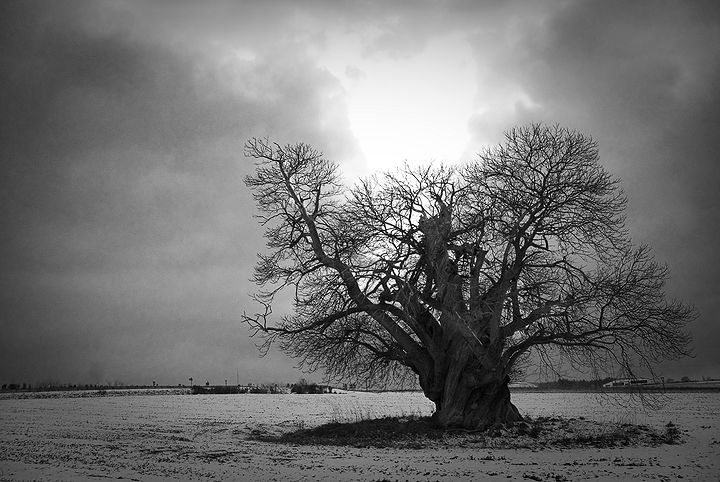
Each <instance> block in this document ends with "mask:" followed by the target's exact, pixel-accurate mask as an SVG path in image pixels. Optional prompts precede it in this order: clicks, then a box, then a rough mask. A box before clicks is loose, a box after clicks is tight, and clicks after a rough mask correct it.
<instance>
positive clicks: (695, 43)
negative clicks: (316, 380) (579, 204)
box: [0, 0, 720, 383]
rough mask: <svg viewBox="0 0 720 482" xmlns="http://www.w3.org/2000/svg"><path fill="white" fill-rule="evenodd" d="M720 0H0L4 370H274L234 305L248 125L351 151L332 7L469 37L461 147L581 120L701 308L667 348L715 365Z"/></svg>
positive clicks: (240, 269)
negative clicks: (323, 53) (475, 109)
mask: <svg viewBox="0 0 720 482" xmlns="http://www.w3.org/2000/svg"><path fill="white" fill-rule="evenodd" d="M718 11H719V9H717V8H716V7H715V6H714V3H713V2H707V3H703V2H682V3H680V2H631V3H628V2H620V3H615V2H582V1H581V2H532V3H528V2H491V3H488V2H475V1H470V0H468V1H456V2H435V1H430V0H428V1H424V2H415V1H395V2H355V1H327V2H326V1H313V2H302V3H300V2H280V1H278V2H265V1H255V2H230V1H228V2H211V3H208V2H177V1H168V2H164V1H155V2H133V1H127V2H124V1H113V2H104V1H99V0H98V1H93V2H71V1H63V2H28V1H23V2H15V1H4V2H2V3H0V44H1V45H2V49H1V50H0V102H1V105H2V106H3V110H2V113H0V156H1V159H2V166H1V168H2V176H0V220H1V221H2V223H3V235H2V237H1V238H0V268H1V269H0V290H2V291H1V293H0V302H1V304H0V306H1V307H2V308H1V309H2V312H0V323H1V324H2V325H1V326H2V336H1V337H0V379H2V381H3V383H5V382H6V381H12V380H11V377H16V378H17V381H37V380H41V379H43V378H53V377H54V378H56V379H60V380H64V381H75V380H77V381H97V382H104V381H108V380H111V381H112V379H115V378H118V379H125V380H126V381H132V382H148V381H149V379H151V378H158V379H159V380H158V381H162V382H168V383H177V382H181V381H184V380H185V379H186V377H187V376H193V377H194V378H195V379H196V380H199V379H201V378H203V379H204V378H212V377H215V376H216V373H219V372H221V371H222V370H228V369H229V372H230V373H229V374H226V375H225V376H228V375H229V376H234V368H236V367H237V365H240V366H239V369H240V374H241V376H244V375H246V377H247V379H246V381H251V380H264V379H267V378H273V377H275V376H276V374H277V377H279V378H281V379H282V378H284V377H286V376H287V374H288V373H290V370H289V369H288V367H289V366H290V363H288V361H287V360H286V359H283V358H280V357H278V356H275V357H273V358H272V359H271V360H269V361H268V360H258V359H257V352H256V351H255V349H254V347H253V345H252V343H251V342H250V341H249V340H248V338H247V332H246V329H245V328H244V327H243V326H241V325H239V323H238V318H239V315H240V313H241V312H242V310H243V309H247V310H249V311H251V310H252V309H253V307H252V305H249V304H248V303H247V298H246V296H245V295H246V294H247V293H249V292H252V291H253V289H254V287H253V286H250V284H249V283H248V281H247V279H248V278H249V276H250V269H251V266H252V264H253V262H254V253H255V252H257V251H261V250H262V249H263V248H262V246H263V241H262V239H261V230H260V229H259V228H258V227H257V224H256V223H255V221H254V220H253V219H252V218H251V215H252V212H253V206H252V202H251V200H250V196H249V193H248V192H247V190H246V189H245V188H244V186H243V185H242V176H243V175H244V174H245V173H246V172H247V171H248V169H249V165H248V163H247V161H246V160H244V159H243V157H242V143H243V142H244V140H245V139H247V138H248V137H250V136H254V135H259V136H264V135H269V136H270V137H271V138H273V139H276V140H280V141H282V142H293V141H297V140H302V141H306V142H309V143H311V144H314V145H316V146H318V147H320V148H321V149H322V150H324V151H325V152H326V154H327V155H328V157H329V158H331V159H337V160H343V159H344V158H346V157H349V158H352V157H353V155H354V154H355V153H356V151H357V146H356V142H355V140H354V138H353V136H352V134H351V132H350V129H349V125H348V120H347V113H346V112H345V110H344V109H345V107H344V104H343V96H344V94H345V93H344V92H343V90H342V88H341V86H340V84H339V81H338V79H335V78H334V77H333V76H332V75H331V74H330V73H329V72H328V71H327V70H324V69H323V68H321V67H319V66H318V65H317V59H316V58H315V57H314V54H313V52H314V51H316V50H318V49H320V50H321V49H322V47H323V46H327V45H328V44H330V43H331V42H333V41H335V38H333V36H332V35H333V31H335V32H340V33H341V34H344V35H350V36H356V38H359V39H361V43H362V52H363V54H364V55H366V56H367V57H373V58H375V57H383V56H384V57H385V58H389V59H397V58H411V57H412V56H414V55H417V54H419V53H420V52H422V50H423V49H424V48H425V46H427V45H428V44H429V43H430V42H431V41H432V40H433V39H434V38H436V37H441V36H447V35H457V36H460V37H461V38H467V39H468V40H469V41H470V42H471V45H472V47H473V49H474V53H475V61H476V68H477V79H478V93H477V98H476V99H475V100H476V102H478V103H479V104H482V105H487V106H489V108H487V109H485V111H484V112H480V113H478V114H477V115H476V116H475V117H474V118H473V119H471V120H470V122H469V129H470V133H471V135H472V136H473V142H472V143H471V145H470V146H468V151H467V152H468V157H469V156H470V155H471V154H472V153H473V152H475V151H476V150H477V149H478V148H479V147H480V145H481V144H484V143H486V142H488V141H489V140H492V141H497V140H499V138H500V133H501V132H502V130H504V129H507V128H509V127H511V126H512V125H515V124H518V123H524V122H529V121H545V122H559V123H561V124H564V125H567V126H569V127H572V128H576V129H578V130H580V131H583V132H585V133H588V134H590V135H592V136H593V137H595V138H596V140H597V141H598V142H599V144H600V149H601V156H602V158H603V162H604V163H605V165H606V166H607V167H608V169H609V170H611V171H612V172H613V173H615V174H617V175H618V176H619V177H620V178H621V179H622V181H623V186H624V188H625V190H626V191H627V193H628V196H629V198H630V206H629V218H628V224H629V226H630V228H631V230H632V232H633V235H634V237H635V239H636V240H637V241H641V242H648V243H650V244H651V245H653V246H654V247H655V248H656V253H657V255H658V258H659V259H660V260H661V261H667V263H668V264H669V266H670V268H671V270H672V274H673V280H672V282H671V284H670V286H669V292H670V293H671V294H672V295H675V296H678V297H681V298H683V299H685V300H687V301H690V302H693V303H696V304H697V305H698V308H699V309H700V311H701V314H702V316H701V318H700V319H699V320H698V321H697V322H696V323H695V324H694V326H693V334H694V336H695V339H696V341H695V344H696V347H697V351H698V358H697V360H696V361H694V362H690V363H687V364H685V365H679V366H680V368H677V370H684V369H686V368H687V370H688V371H690V370H694V369H697V370H705V372H704V374H709V375H717V372H714V371H711V370H718V369H720V360H718V358H717V354H716V352H717V350H715V349H714V344H715V343H716V341H717V340H718V338H720V333H719V332H718V330H720V328H718V326H720V325H718V324H717V323H716V315H715V313H717V312H718V311H719V310H720V301H719V299H718V295H717V289H716V287H717V286H718V284H720V273H719V272H718V259H719V258H718V256H717V254H716V253H714V251H713V248H714V239H715V237H716V235H717V232H716V231H717V229H716V227H715V226H716V225H717V224H718V219H717V218H718V212H720V210H719V206H720V200H719V199H718V192H719V191H718V189H717V188H716V186H715V184H716V183H717V179H718V177H719V176H718V172H717V171H718V168H717V153H718V152H720V137H718V135H717V132H719V131H720V125H719V112H718V109H720V91H719V90H718V89H717V85H720V60H719V59H720V47H718V46H720V29H719V28H718V25H720V18H718V13H717V12H718ZM350 67H351V65H350V64H348V68H350ZM349 71H350V70H348V72H349ZM479 110H480V109H479ZM429 115H432V113H429ZM388 135H392V133H388ZM278 311H281V310H278ZM178 374H180V375H181V378H182V379H181V380H178V379H177V377H178V376H179V375H178ZM679 374H682V373H676V374H675V375H679ZM688 374H689V373H688ZM671 376H672V375H671ZM163 377H165V378H163ZM211 381H215V382H218V383H219V382H220V380H217V379H214V380H211Z"/></svg>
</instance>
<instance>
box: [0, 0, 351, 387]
mask: <svg viewBox="0 0 720 482" xmlns="http://www.w3.org/2000/svg"><path fill="white" fill-rule="evenodd" d="M97 5H99V6H102V4H97ZM3 10H4V11H3V15H2V19H3V20H2V21H3V22H4V25H3V27H2V32H3V34H2V35H3V38H2V43H3V52H2V67H3V68H2V72H3V74H2V79H1V82H2V86H1V87H2V88H1V89H0V90H1V91H2V94H0V95H2V105H3V114H2V121H1V122H2V126H1V129H0V136H2V138H1V142H0V145H1V146H2V147H0V149H2V159H3V165H2V169H3V175H2V181H1V182H2V186H1V187H2V196H3V199H2V207H1V208H0V209H1V211H0V212H1V216H2V223H3V226H4V227H5V228H4V234H3V238H2V257H1V259H2V261H1V262H0V263H2V280H1V281H0V282H1V283H2V298H3V299H2V307H3V313H2V324H3V330H2V331H3V337H2V342H0V343H1V344H2V346H1V347H0V353H2V355H0V358H1V359H0V366H2V372H1V373H0V375H1V377H2V378H3V380H5V379H9V378H10V377H19V379H21V380H28V381H31V380H35V381H37V380H39V379H41V378H43V377H46V376H47V377H56V378H62V379H65V380H66V381H74V380H83V379H86V378H87V377H91V378H92V377H95V378H98V379H97V380H94V381H100V382H104V381H106V380H105V379H104V378H103V377H110V378H113V377H114V378H129V379H131V380H135V381H143V382H147V381H148V380H145V379H144V378H143V379H142V380H138V377H147V376H152V377H155V376H158V377H162V376H166V377H167V376H177V373H178V372H179V371H180V372H182V373H186V372H188V371H190V369H191V368H193V367H194V368H195V369H196V370H197V372H196V376H197V377H200V376H201V372H203V371H205V372H210V371H213V370H214V371H215V373H214V374H215V375H217V373H218V370H221V369H229V370H230V371H231V372H234V368H235V367H236V365H237V363H238V360H242V359H243V357H247V358H248V360H249V361H248V362H247V363H249V364H251V365H258V363H257V362H256V361H255V359H256V357H257V353H256V351H255V349H254V347H253V346H252V344H251V343H250V342H249V341H248V340H247V337H246V335H245V331H244V329H243V328H242V327H241V326H239V324H238V322H237V320H238V318H239V314H240V313H241V312H242V309H243V308H244V307H243V306H241V303H242V302H243V301H245V300H246V298H245V295H246V294H247V293H248V292H250V291H252V289H253V288H252V287H251V286H249V284H248V282H247V279H248V278H249V277H250V272H249V268H250V266H251V264H252V259H253V258H254V253H255V252H257V251H259V250H260V249H261V247H262V241H261V239H260V230H259V229H256V227H255V226H252V228H251V229H250V226H248V223H249V222H252V220H251V213H252V209H253V208H252V203H251V201H250V198H249V194H248V193H247V191H246V190H245V189H244V187H243V185H242V175H243V174H244V173H245V172H247V169H248V168H249V166H248V164H247V162H246V161H244V159H243V158H242V154H241V153H242V143H243V142H244V140H245V139H246V138H248V137H249V136H251V135H270V136H275V135H278V134H279V133H282V135H283V139H288V140H291V139H307V140H310V141H315V142H316V143H318V144H330V145H332V144H333V143H332V142H322V141H323V140H324V139H325V138H326V137H327V138H331V137H332V138H333V142H334V143H338V142H339V143H344V145H346V146H347V145H350V146H351V145H352V139H348V132H347V128H346V127H345V126H343V124H342V123H336V124H334V125H330V126H327V125H321V124H320V120H321V119H322V117H323V116H322V115H321V113H322V112H323V111H324V110H332V109H342V105H334V103H335V101H334V100H333V99H334V98H335V90H336V89H337V86H336V84H335V81H334V79H332V77H330V76H329V75H328V74H326V73H325V72H323V71H321V70H319V69H316V68H314V67H313V65H312V63H311V62H308V61H307V59H306V58H304V56H303V55H302V52H293V53H292V54H291V53H285V54H283V52H282V51H275V52H274V53H273V57H272V58H269V57H267V56H265V57H263V56H261V55H260V56H257V57H256V58H254V59H252V60H247V61H245V62H244V63H243V62H240V63H235V64H234V65H233V67H232V71H229V70H228V67H227V66H225V65H223V64H222V63H220V62H215V61H214V60H213V59H212V58H210V59H206V58H201V57H199V56H197V54H196V53H195V52H193V51H192V49H183V48H182V45H172V44H162V43H159V42H157V41H156V39H154V38H153V36H152V35H151V34H146V35H143V32H138V30H137V29H136V28H135V27H134V25H135V22H134V21H133V18H132V16H129V15H127V14H121V13H117V12H114V11H112V10H107V9H100V8H99V7H96V4H94V3H92V2H89V3H74V2H72V3H68V2H62V3H60V2H58V3H54V4H48V3H37V4H36V3H32V2H18V3H14V2H6V3H4V4H3ZM101 24H103V25H105V24H106V25H105V26H103V25H101ZM343 139H347V140H345V141H343ZM346 149H347V148H346ZM346 152H347V150H346ZM242 349H244V350H245V351H244V352H243V351H242ZM209 354H212V355H209ZM266 365H267V366H266V367H265V368H268V367H269V370H266V372H265V373H266V376H267V377H272V376H275V375H273V370H272V364H271V363H270V364H266ZM283 366H284V367H287V363H286V362H284V365H283ZM148 367H152V368H153V369H156V370H157V371H159V373H154V374H151V373H150V372H148ZM158 367H160V368H158ZM257 368H259V367H257ZM246 369H247V370H250V372H252V367H246ZM283 370H284V372H287V369H286V368H284V369H283ZM277 372H278V373H279V372H282V370H280V369H278V370H277ZM254 374H255V375H256V376H260V375H261V373H260V370H259V369H256V370H255V373H254ZM205 376H208V377H209V376H211V375H210V374H208V375H205ZM165 381H166V382H174V381H175V380H165Z"/></svg>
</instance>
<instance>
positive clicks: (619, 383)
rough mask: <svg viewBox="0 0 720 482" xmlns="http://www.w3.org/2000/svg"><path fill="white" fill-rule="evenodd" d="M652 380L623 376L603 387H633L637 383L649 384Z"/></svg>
mask: <svg viewBox="0 0 720 482" xmlns="http://www.w3.org/2000/svg"><path fill="white" fill-rule="evenodd" d="M648 383H650V380H648V379H647V378H621V379H619V380H612V381H609V382H607V383H604V384H603V388H614V387H632V386H635V385H647V384H648Z"/></svg>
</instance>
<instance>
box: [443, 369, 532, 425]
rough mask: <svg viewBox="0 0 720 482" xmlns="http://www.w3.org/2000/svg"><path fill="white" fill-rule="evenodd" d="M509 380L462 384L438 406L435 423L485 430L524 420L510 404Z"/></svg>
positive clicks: (446, 395)
mask: <svg viewBox="0 0 720 482" xmlns="http://www.w3.org/2000/svg"><path fill="white" fill-rule="evenodd" d="M508 380H509V379H508V377H505V379H503V380H493V381H488V382H486V383H483V384H479V385H470V384H467V383H460V384H458V385H457V386H456V387H455V389H454V391H453V392H452V393H449V392H447V391H446V392H445V393H444V394H443V399H442V400H440V401H438V402H435V404H436V411H435V413H434V414H433V417H432V418H433V421H434V422H435V423H436V424H437V425H438V426H441V427H462V428H467V429H484V428H487V427H490V426H493V425H499V424H511V423H513V422H519V421H521V420H523V418H522V415H520V412H519V411H518V409H517V408H516V407H515V405H513V403H512V402H511V401H510V390H509V389H508Z"/></svg>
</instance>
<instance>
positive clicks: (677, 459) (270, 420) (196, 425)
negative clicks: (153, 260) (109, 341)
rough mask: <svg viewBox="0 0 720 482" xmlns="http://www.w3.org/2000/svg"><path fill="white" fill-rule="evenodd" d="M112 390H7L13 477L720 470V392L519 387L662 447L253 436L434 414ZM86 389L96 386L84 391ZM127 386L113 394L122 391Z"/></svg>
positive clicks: (407, 402)
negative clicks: (647, 406)
mask: <svg viewBox="0 0 720 482" xmlns="http://www.w3.org/2000/svg"><path fill="white" fill-rule="evenodd" d="M158 393H162V392H155V394H154V395H152V396H150V395H148V394H147V393H145V394H143V393H142V392H136V393H134V394H125V395H124V396H122V394H121V393H119V392H118V393H111V392H109V393H108V394H107V395H106V396H102V397H100V396H90V397H87V396H86V397H79V396H73V395H78V394H73V393H65V394H64V395H62V396H59V395H58V394H51V395H49V398H32V399H18V398H11V397H7V396H4V397H0V481H2V480H28V479H30V480H93V481H97V480H99V479H107V478H110V479H120V478H122V479H130V480H151V481H152V480H168V479H175V480H253V481H264V480H438V479H440V480H508V479H520V480H522V479H526V480H551V481H563V480H584V479H596V480H627V479H629V478H634V479H638V480H677V479H680V478H683V479H685V480H702V481H705V480H720V393H718V392H713V393H673V394H670V395H669V398H668V400H667V401H666V403H665V405H664V406H663V407H662V408H661V409H658V410H656V411H650V412H643V411H642V410H639V411H632V410H630V411H629V410H628V406H629V405H630V403H629V401H628V399H627V395H625V394H621V395H618V396H619V397H620V398H615V399H612V398H598V397H597V396H595V395H593V394H584V393H514V394H513V400H514V402H515V404H516V405H517V406H518V408H519V409H520V411H521V412H523V413H525V414H528V415H530V416H533V417H537V416H549V415H560V416H563V417H580V416H582V417H586V418H588V419H591V420H598V421H608V422H630V423H639V424H648V425H650V426H653V427H656V428H658V430H662V429H663V427H664V426H665V425H666V424H667V423H668V422H672V423H674V424H676V425H678V426H679V427H680V429H681V430H682V432H683V435H684V438H685V443H683V444H681V445H661V446H658V447H634V448H633V447H631V448H609V449H598V448H587V449H562V448H549V449H541V450H529V449H507V450H499V449H492V450H489V449H478V448H476V447H471V446H466V447H440V448H437V447H435V448H432V449H416V450H398V449H381V448H348V447H329V446H292V445H277V444H272V443H265V442H258V441H253V440H249V439H248V436H249V435H250V434H251V433H252V432H253V431H258V430H259V431H262V432H270V433H280V432H284V431H290V430H294V429H297V428H302V427H311V426H315V425H319V424H322V423H325V422H329V421H333V420H339V421H355V420H359V419H367V418H370V417H380V416H385V415H428V414H430V413H431V412H432V408H433V406H432V403H430V402H429V401H428V400H427V399H425V398H424V397H423V396H422V394H419V393H382V394H373V393H353V392H351V393H346V394H333V395H250V394H244V395H179V394H170V393H167V394H158ZM85 395H87V393H86V394H85ZM113 395H114V396H113Z"/></svg>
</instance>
